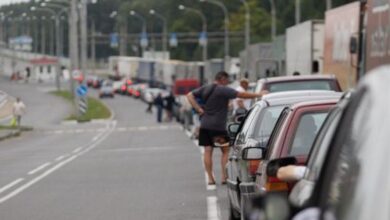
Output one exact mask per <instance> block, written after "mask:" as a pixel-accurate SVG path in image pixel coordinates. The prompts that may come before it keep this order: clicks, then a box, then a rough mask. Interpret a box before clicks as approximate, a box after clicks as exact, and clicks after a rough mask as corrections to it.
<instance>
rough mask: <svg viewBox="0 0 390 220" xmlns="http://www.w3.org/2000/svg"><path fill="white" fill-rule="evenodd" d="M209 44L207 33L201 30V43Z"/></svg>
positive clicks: (202, 44) (203, 44)
mask: <svg viewBox="0 0 390 220" xmlns="http://www.w3.org/2000/svg"><path fill="white" fill-rule="evenodd" d="M206 44H207V33H206V32H201V33H200V35H199V45H201V46H203V47H204V46H205V45H206Z"/></svg>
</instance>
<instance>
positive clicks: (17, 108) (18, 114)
mask: <svg viewBox="0 0 390 220" xmlns="http://www.w3.org/2000/svg"><path fill="white" fill-rule="evenodd" d="M25 113H26V105H25V104H24V103H23V102H22V101H20V98H16V102H15V103H14V105H13V107H12V114H13V116H14V119H15V120H16V125H17V126H18V127H20V125H21V122H22V116H23V115H24V114H25Z"/></svg>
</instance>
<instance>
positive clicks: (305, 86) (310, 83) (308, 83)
mask: <svg viewBox="0 0 390 220" xmlns="http://www.w3.org/2000/svg"><path fill="white" fill-rule="evenodd" d="M268 87H269V88H268V91H269V92H283V91H297V90H333V89H332V86H331V82H330V81H328V80H318V81H315V80H304V81H291V82H278V83H271V84H270V85H269V86H268Z"/></svg>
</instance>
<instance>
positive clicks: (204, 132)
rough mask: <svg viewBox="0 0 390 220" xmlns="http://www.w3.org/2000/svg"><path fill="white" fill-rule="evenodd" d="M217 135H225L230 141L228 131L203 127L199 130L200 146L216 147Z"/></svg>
mask: <svg viewBox="0 0 390 220" xmlns="http://www.w3.org/2000/svg"><path fill="white" fill-rule="evenodd" d="M216 137H223V138H225V139H226V141H227V142H228V141H229V140H228V139H229V138H228V134H227V131H217V130H210V129H204V128H201V129H200V130H199V146H211V147H215V145H214V141H215V138H216Z"/></svg>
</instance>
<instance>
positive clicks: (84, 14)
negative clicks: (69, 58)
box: [80, 0, 88, 75]
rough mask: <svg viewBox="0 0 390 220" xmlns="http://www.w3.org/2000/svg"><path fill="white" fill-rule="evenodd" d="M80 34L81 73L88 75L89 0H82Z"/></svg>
mask: <svg viewBox="0 0 390 220" xmlns="http://www.w3.org/2000/svg"><path fill="white" fill-rule="evenodd" d="M80 10H81V11H80V32H81V33H80V34H81V47H80V48H81V72H82V73H83V74H84V75H85V74H86V73H87V61H88V10H87V0H81V9H80Z"/></svg>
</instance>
